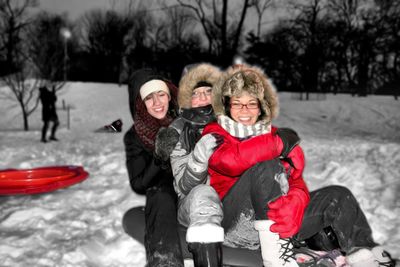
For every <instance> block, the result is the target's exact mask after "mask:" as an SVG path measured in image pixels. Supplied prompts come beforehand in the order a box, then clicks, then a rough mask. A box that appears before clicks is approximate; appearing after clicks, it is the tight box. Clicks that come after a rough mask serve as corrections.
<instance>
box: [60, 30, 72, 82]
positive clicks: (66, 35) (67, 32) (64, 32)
mask: <svg viewBox="0 0 400 267" xmlns="http://www.w3.org/2000/svg"><path fill="white" fill-rule="evenodd" d="M60 33H61V36H62V37H63V38H64V82H66V81H67V61H68V49H67V47H68V39H70V38H71V37H72V33H71V31H70V30H69V29H68V28H61V29H60Z"/></svg>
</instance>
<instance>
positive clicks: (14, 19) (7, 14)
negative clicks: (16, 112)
mask: <svg viewBox="0 0 400 267" xmlns="http://www.w3.org/2000/svg"><path fill="white" fill-rule="evenodd" d="M36 4H37V1H30V0H25V1H22V0H21V1H19V0H12V1H11V0H2V1H1V2H0V12H1V17H0V21H1V25H2V31H3V32H5V33H6V34H5V36H3V39H2V44H5V46H6V51H7V62H8V63H7V65H8V66H12V69H11V71H9V72H8V73H7V75H5V76H3V77H2V78H1V79H2V81H3V82H4V84H6V85H7V86H6V87H5V90H4V91H2V92H1V95H2V97H7V98H10V99H13V100H15V101H16V102H18V104H19V106H20V107H21V111H22V117H23V125H24V130H25V131H28V130H29V123H28V117H29V115H31V114H32V112H33V111H34V110H35V109H36V108H37V106H38V97H37V92H38V90H37V89H38V87H39V86H40V84H42V83H43V81H42V80H40V79H34V77H35V73H34V67H33V65H32V64H31V60H30V57H29V53H28V49H27V43H29V41H28V40H27V34H26V30H27V26H28V25H29V24H30V23H31V19H30V17H29V16H28V12H29V9H30V8H32V7H34V6H36Z"/></svg>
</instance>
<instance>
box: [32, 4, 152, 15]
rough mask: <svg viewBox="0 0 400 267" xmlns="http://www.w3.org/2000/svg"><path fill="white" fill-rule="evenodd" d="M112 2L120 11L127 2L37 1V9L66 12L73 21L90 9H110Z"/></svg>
mask: <svg viewBox="0 0 400 267" xmlns="http://www.w3.org/2000/svg"><path fill="white" fill-rule="evenodd" d="M113 2H115V3H116V8H117V9H122V8H123V7H124V5H126V3H127V2H128V0H116V1H112V0H39V3H40V6H39V9H41V10H46V11H50V12H54V13H64V12H66V13H68V16H69V18H70V19H73V20H74V19H76V18H77V17H79V16H80V15H82V14H83V13H84V12H85V11H88V10H90V9H94V8H103V9H110V8H111V7H112V3H113ZM135 2H136V1H135ZM148 2H149V3H151V2H152V1H148Z"/></svg>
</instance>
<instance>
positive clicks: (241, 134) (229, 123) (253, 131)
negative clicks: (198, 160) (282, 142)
mask: <svg viewBox="0 0 400 267" xmlns="http://www.w3.org/2000/svg"><path fill="white" fill-rule="evenodd" d="M218 123H219V125H221V127H222V128H223V129H224V130H225V131H227V132H228V133H229V134H231V135H232V136H234V137H237V138H240V139H246V138H250V137H253V136H257V135H261V134H266V133H269V132H271V124H269V123H267V122H266V121H265V120H261V121H258V122H256V123H255V124H253V125H248V126H247V125H243V124H241V123H238V122H236V121H234V120H233V119H231V118H230V117H228V116H225V115H221V116H218Z"/></svg>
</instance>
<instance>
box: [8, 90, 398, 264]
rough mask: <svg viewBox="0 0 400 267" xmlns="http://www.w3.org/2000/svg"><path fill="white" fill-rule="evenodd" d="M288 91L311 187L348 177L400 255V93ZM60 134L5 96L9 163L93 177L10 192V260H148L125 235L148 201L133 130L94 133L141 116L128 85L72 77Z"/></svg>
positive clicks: (380, 238)
mask: <svg viewBox="0 0 400 267" xmlns="http://www.w3.org/2000/svg"><path fill="white" fill-rule="evenodd" d="M291 96H292V95H291V94H290V93H281V94H280V102H281V112H280V116H279V118H278V119H277V120H276V122H275V124H276V125H278V126H285V127H291V128H293V129H295V130H296V131H297V132H298V133H299V135H300V136H301V138H302V143H301V145H302V147H303V149H304V151H305V156H306V160H307V165H306V170H305V174H304V177H305V179H306V181H307V183H308V185H309V188H310V189H311V190H313V189H316V188H319V187H322V186H326V185H330V184H340V185H345V186H347V187H348V188H349V189H351V190H352V192H353V193H354V195H355V196H356V198H357V199H358V200H359V202H360V204H361V207H362V208H363V210H364V211H365V213H366V215H367V218H368V220H369V222H370V223H371V227H372V228H373V231H374V237H375V239H376V241H377V242H378V243H381V244H383V245H384V246H385V247H386V248H387V249H388V250H389V252H391V253H392V255H393V256H395V257H397V258H399V257H400V232H399V230H398V229H400V220H399V217H400V200H399V199H400V195H399V193H398V192H400V179H399V176H400V174H399V173H400V155H399V154H400V153H399V151H400V134H399V132H400V102H399V101H395V100H394V99H393V97H386V96H369V97H367V98H352V97H351V96H348V95H336V96H334V95H328V96H327V99H326V100H321V101H317V100H313V101H299V100H295V99H292V97H291ZM63 100H64V102H65V103H66V104H67V105H71V107H72V109H71V110H70V129H67V112H66V111H65V110H62V109H59V110H58V115H59V117H60V120H61V125H60V130H59V131H58V137H59V139H60V141H59V142H51V143H47V144H43V143H41V142H39V140H40V128H41V126H42V122H41V110H40V108H39V109H38V110H37V111H36V112H35V113H34V114H33V115H32V116H31V117H30V126H31V131H29V132H24V131H22V130H21V128H22V118H21V116H20V115H19V113H20V111H19V109H18V107H17V106H15V103H11V102H9V100H8V101H7V102H6V101H5V100H1V99H0V114H1V116H0V158H1V160H0V169H5V168H31V167H37V166H47V165H64V164H65V165H83V166H84V168H85V169H86V170H87V171H88V172H89V173H90V176H89V178H88V179H87V180H85V181H84V182H82V183H80V184H77V185H74V186H72V187H69V188H67V189H64V190H59V191H55V192H53V193H49V194H42V195H32V196H7V197H0V263H1V266H12V267H14V266H21V267H22V266H35V267H36V266H40V267H41V266H74V267H75V266H78V267H79V266H82V267H83V266H85V267H86V266H99V267H101V266H116V267H123V266H144V265H145V252H144V248H143V246H141V245H140V244H139V243H137V242H136V241H135V240H132V239H131V238H130V237H128V236H127V235H126V234H124V232H123V230H122V227H121V219H122V216H123V214H124V212H125V211H126V210H128V209H129V208H130V207H133V206H138V205H142V204H144V201H145V199H144V197H143V196H138V195H136V194H135V193H132V191H131V189H130V188H129V184H128V178H127V173H126V169H125V154H124V148H123V143H122V138H123V133H116V134H106V133H94V131H95V130H96V129H98V128H99V127H101V126H103V125H105V124H108V123H111V122H112V121H114V120H116V119H118V118H121V119H122V121H123V123H124V126H123V132H125V131H126V130H127V129H128V128H129V127H130V126H131V124H132V119H131V116H130V114H129V107H128V94H127V89H126V86H121V87H118V86H117V85H115V84H95V83H69V84H67V86H66V88H65V89H64V90H63V91H61V92H60V93H59V94H58V102H57V103H58V106H59V107H61V103H62V101H63Z"/></svg>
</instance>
